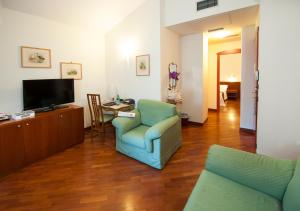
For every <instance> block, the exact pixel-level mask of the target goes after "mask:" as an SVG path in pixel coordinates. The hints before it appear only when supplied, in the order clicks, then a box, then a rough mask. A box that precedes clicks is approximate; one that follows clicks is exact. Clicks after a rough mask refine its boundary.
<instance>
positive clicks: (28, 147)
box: [22, 119, 45, 164]
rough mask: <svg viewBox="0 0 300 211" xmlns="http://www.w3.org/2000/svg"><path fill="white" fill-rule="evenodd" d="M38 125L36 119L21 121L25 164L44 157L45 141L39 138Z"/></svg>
mask: <svg viewBox="0 0 300 211" xmlns="http://www.w3.org/2000/svg"><path fill="white" fill-rule="evenodd" d="M39 126H40V124H38V122H37V121H36V119H29V120H27V121H25V122H23V123H22V127H23V134H24V136H23V138H24V146H25V163H26V164H31V163H33V162H35V161H38V160H40V159H42V158H43V157H44V153H45V150H44V147H45V146H44V144H45V142H44V140H42V139H41V131H40V127H39Z"/></svg>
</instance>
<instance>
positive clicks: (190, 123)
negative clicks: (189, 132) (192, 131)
mask: <svg viewBox="0 0 300 211" xmlns="http://www.w3.org/2000/svg"><path fill="white" fill-rule="evenodd" d="M207 120H208V118H206V119H205V121H204V122H203V123H201V122H193V121H188V123H189V125H193V126H198V127H199V126H203V125H205V123H206V122H207Z"/></svg>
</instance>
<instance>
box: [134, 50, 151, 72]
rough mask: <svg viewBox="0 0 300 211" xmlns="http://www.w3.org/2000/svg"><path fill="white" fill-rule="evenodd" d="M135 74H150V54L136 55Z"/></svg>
mask: <svg viewBox="0 0 300 211" xmlns="http://www.w3.org/2000/svg"><path fill="white" fill-rule="evenodd" d="M136 75H137V76H149V75H150V55H149V54H148V55H141V56H137V57H136Z"/></svg>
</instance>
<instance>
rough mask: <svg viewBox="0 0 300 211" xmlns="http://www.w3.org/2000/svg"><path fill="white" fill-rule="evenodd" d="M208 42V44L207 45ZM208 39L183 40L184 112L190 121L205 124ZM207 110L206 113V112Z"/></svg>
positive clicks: (189, 37) (188, 37)
mask: <svg viewBox="0 0 300 211" xmlns="http://www.w3.org/2000/svg"><path fill="white" fill-rule="evenodd" d="M205 41H206V43H205ZM206 45H207V39H204V37H203V35H202V34H194V35H187V36H184V37H182V38H181V62H182V95H183V104H182V111H183V112H186V113H188V114H189V116H190V121H193V122H198V123H203V122H204V121H205V120H206V118H207V107H206V108H205V106H206V101H205V97H204V96H205V95H206V93H205V90H206V89H205V82H204V79H205V77H206V73H205V69H206V67H205V65H203V64H205V63H204V60H203V59H204V58H203V50H202V49H207V48H205V46H206ZM205 109H206V111H205Z"/></svg>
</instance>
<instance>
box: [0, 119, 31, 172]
mask: <svg viewBox="0 0 300 211" xmlns="http://www.w3.org/2000/svg"><path fill="white" fill-rule="evenodd" d="M0 153H1V154H0V175H1V176H3V175H6V174H8V173H10V172H13V171H15V170H17V169H19V168H21V167H22V166H23V165H24V164H25V163H24V154H25V150H24V141H23V128H22V124H21V123H17V124H12V125H8V126H6V127H2V128H0Z"/></svg>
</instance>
